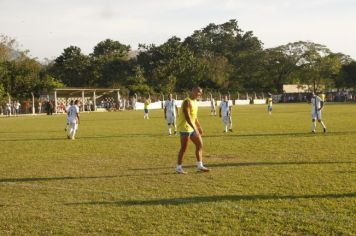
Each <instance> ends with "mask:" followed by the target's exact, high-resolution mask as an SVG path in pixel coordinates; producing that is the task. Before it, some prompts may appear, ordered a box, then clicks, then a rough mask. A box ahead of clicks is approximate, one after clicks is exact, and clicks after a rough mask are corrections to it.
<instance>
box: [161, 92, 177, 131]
mask: <svg viewBox="0 0 356 236" xmlns="http://www.w3.org/2000/svg"><path fill="white" fill-rule="evenodd" d="M177 114H178V107H177V103H176V100H174V99H173V96H172V94H171V93H170V94H169V95H168V100H167V101H165V103H164V118H165V119H166V121H167V124H168V134H169V135H172V127H173V128H174V134H177V125H176V123H177V122H176V121H177Z"/></svg>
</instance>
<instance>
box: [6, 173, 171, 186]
mask: <svg viewBox="0 0 356 236" xmlns="http://www.w3.org/2000/svg"><path fill="white" fill-rule="evenodd" d="M165 175H175V173H174V172H173V171H172V172H170V173H148V174H142V173H141V174H125V175H112V176H78V177H74V176H62V177H34V178H7V179H0V184H1V183H19V182H46V181H61V180H81V179H82V180H86V179H87V180H90V179H113V178H123V177H148V176H154V177H156V178H157V177H158V176H165Z"/></svg>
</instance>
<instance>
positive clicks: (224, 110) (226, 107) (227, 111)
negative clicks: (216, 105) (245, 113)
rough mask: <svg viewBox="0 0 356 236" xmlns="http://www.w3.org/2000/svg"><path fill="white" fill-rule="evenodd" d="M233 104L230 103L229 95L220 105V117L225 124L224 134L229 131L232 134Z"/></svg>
mask: <svg viewBox="0 0 356 236" xmlns="http://www.w3.org/2000/svg"><path fill="white" fill-rule="evenodd" d="M231 110H232V104H231V103H230V101H229V99H228V97H227V95H225V96H224V100H223V101H221V103H220V109H219V116H220V117H222V121H223V123H224V132H225V133H226V132H227V129H229V131H230V132H232V118H231Z"/></svg>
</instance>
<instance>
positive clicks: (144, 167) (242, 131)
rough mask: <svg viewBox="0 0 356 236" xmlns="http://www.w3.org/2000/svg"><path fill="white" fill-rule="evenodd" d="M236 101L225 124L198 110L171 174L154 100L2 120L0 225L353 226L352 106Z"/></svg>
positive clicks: (0, 229)
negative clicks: (117, 108) (72, 120)
mask: <svg viewBox="0 0 356 236" xmlns="http://www.w3.org/2000/svg"><path fill="white" fill-rule="evenodd" d="M273 109H274V110H273V114H272V115H271V116H269V115H268V113H267V108H266V106H263V105H262V106H260V105H251V106H238V107H236V106H234V107H233V129H234V132H233V133H227V134H225V133H223V125H222V122H221V119H220V118H219V117H214V116H210V109H208V108H200V109H199V120H200V123H201V125H202V127H203V130H204V134H203V141H204V147H203V158H204V164H205V165H206V166H207V167H209V168H210V169H211V171H210V172H209V173H199V172H196V167H195V165H196V161H195V157H194V147H193V146H194V145H193V144H192V143H190V144H189V148H188V151H187V153H186V156H185V159H184V162H183V167H184V169H185V170H186V171H187V172H188V174H187V175H179V174H176V173H175V166H176V159H177V153H178V150H179V137H178V136H172V137H169V136H168V130H167V126H166V124H165V121H164V119H163V111H162V110H152V111H150V119H149V120H144V119H143V111H127V112H115V113H111V112H107V113H81V114H80V116H81V123H80V125H79V130H78V132H77V139H76V140H67V139H66V133H65V132H64V128H65V120H66V118H65V116H64V115H56V116H36V117H10V118H0V143H1V145H0V163H1V165H0V212H1V214H0V235H51V234H60V235H82V234H89V235H110V234H112V235H236V234H248V235H256V234H260V235H274V234H277V235H305V234H308V235H309V234H318V235H330V234H332V235H339V234H340V235H355V234H356V104H326V106H325V109H324V110H323V120H324V121H325V124H326V126H327V127H328V132H327V133H326V134H324V133H322V129H321V127H320V126H319V124H317V125H318V126H317V128H318V132H317V133H316V134H312V133H311V132H310V130H311V114H310V110H311V108H310V105H308V104H283V105H281V104H276V105H274V107H273Z"/></svg>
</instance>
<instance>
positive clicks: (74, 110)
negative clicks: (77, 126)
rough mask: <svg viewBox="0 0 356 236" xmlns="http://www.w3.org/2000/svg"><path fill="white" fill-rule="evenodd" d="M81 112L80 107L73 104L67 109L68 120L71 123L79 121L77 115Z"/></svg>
mask: <svg viewBox="0 0 356 236" xmlns="http://www.w3.org/2000/svg"><path fill="white" fill-rule="evenodd" d="M78 114H79V107H78V106H77V105H72V106H70V107H69V109H68V111H67V120H68V122H70V123H77V115H78Z"/></svg>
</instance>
